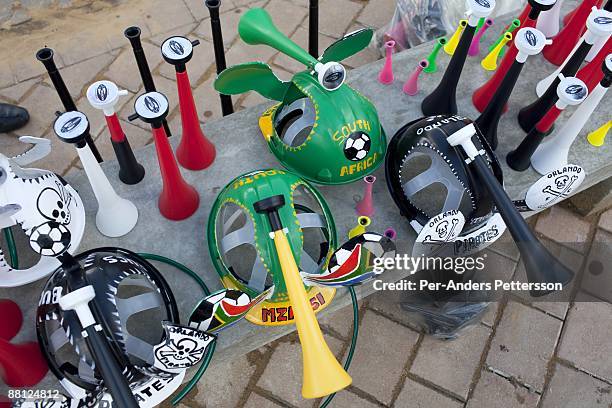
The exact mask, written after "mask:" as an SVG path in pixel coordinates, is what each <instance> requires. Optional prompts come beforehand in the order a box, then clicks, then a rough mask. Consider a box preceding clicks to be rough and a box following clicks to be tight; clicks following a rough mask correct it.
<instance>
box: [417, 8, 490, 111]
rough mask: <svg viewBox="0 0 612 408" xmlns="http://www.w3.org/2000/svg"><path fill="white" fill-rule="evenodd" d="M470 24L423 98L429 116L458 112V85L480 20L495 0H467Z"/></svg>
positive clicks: (486, 15) (487, 13) (422, 108)
mask: <svg viewBox="0 0 612 408" xmlns="http://www.w3.org/2000/svg"><path fill="white" fill-rule="evenodd" d="M466 7H467V9H468V10H467V14H468V15H469V17H468V25H467V27H466V28H465V30H464V31H463V34H462V35H461V39H460V40H459V44H458V45H457V49H456V50H455V53H454V54H453V57H452V58H451V60H450V62H449V63H448V66H447V67H446V71H445V72H444V75H443V76H442V79H441V80H440V83H438V86H437V87H436V89H434V90H433V91H432V92H431V93H430V94H429V95H427V96H426V97H425V99H423V102H422V103H421V110H422V111H423V113H424V114H425V115H427V116H433V115H442V114H455V113H457V85H458V84H459V79H460V78H461V72H462V71H463V66H464V65H465V60H466V58H467V56H468V51H469V50H470V45H471V44H472V39H473V38H474V33H475V32H476V26H477V25H478V21H479V20H480V19H481V18H483V17H485V18H486V17H488V16H489V14H491V12H492V11H493V8H494V7H495V0H466Z"/></svg>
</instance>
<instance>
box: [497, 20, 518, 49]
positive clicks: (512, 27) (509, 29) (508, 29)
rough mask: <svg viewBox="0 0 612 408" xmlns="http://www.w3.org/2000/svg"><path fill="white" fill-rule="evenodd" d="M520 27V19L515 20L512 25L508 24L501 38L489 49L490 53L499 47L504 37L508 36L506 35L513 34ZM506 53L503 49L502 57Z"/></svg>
mask: <svg viewBox="0 0 612 408" xmlns="http://www.w3.org/2000/svg"><path fill="white" fill-rule="evenodd" d="M520 26H521V20H519V19H518V18H515V19H514V20H512V23H510V24H508V26H507V27H506V28H505V29H504V31H502V33H501V34H500V35H499V37H497V40H495V42H494V43H493V44H491V46H490V47H489V52H491V51H493V50H494V49H495V47H497V44H499V43H500V42H501V41H502V40H503V39H504V36H505V35H506V33H510V34H512V33H513V32H514V31H516V29H517V28H519V27H520ZM505 52H506V50H505V49H503V50H502V52H501V53H500V56H502V55H504V53H505Z"/></svg>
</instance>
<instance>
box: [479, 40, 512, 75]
mask: <svg viewBox="0 0 612 408" xmlns="http://www.w3.org/2000/svg"><path fill="white" fill-rule="evenodd" d="M510 40H512V34H511V33H506V34H504V38H503V39H502V40H501V41H500V42H499V44H497V46H496V47H495V48H493V50H492V51H491V52H490V53H489V55H487V56H486V57H485V58H484V59H483V60H482V62H481V63H480V65H482V67H483V68H484V69H486V70H487V71H495V70H496V69H497V58H498V57H499V53H500V52H501V50H502V49H503V48H504V47H505V46H506V44H507V43H508V41H510Z"/></svg>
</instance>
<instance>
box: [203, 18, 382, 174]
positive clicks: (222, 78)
mask: <svg viewBox="0 0 612 408" xmlns="http://www.w3.org/2000/svg"><path fill="white" fill-rule="evenodd" d="M238 31H239V33H240V37H241V38H242V39H243V40H244V41H245V42H246V43H247V44H267V45H270V46H271V47H273V48H276V49H278V50H279V51H281V52H282V53H284V54H286V55H288V56H289V57H291V58H294V59H296V60H297V61H299V62H301V63H303V64H304V65H306V67H307V70H306V71H302V72H299V73H297V74H295V75H294V77H293V78H292V80H291V81H289V82H284V81H281V80H280V79H278V78H277V77H276V75H274V73H273V72H272V70H271V68H270V67H269V66H268V65H266V64H264V63H262V62H251V63H246V64H240V65H236V66H233V67H230V68H228V69H226V70H224V71H223V72H221V74H219V76H218V77H217V79H216V80H215V89H217V90H218V91H219V92H221V93H223V94H228V95H234V94H240V93H244V92H248V91H251V90H254V91H257V92H258V93H260V94H261V95H262V96H264V97H266V98H269V99H272V100H276V101H280V102H281V103H279V104H277V105H275V106H273V107H272V108H270V109H269V110H267V111H266V112H264V114H263V115H262V117H261V118H260V119H259V126H260V128H261V131H262V133H263V136H264V138H265V140H266V141H267V142H268V146H269V147H270V150H271V151H272V153H273V154H274V155H275V156H276V157H277V159H278V160H279V161H280V162H281V163H282V164H283V166H285V167H286V168H287V169H289V170H291V171H293V172H295V173H297V174H299V175H300V176H302V177H304V178H305V179H307V180H309V181H312V182H315V183H320V184H344V183H350V182H352V181H355V180H357V179H361V178H363V177H364V176H365V175H367V174H370V173H372V172H373V171H374V170H376V168H377V167H378V166H379V165H380V164H381V163H382V162H383V161H384V156H385V153H386V148H387V141H386V137H385V133H384V130H383V128H382V126H381V124H380V120H379V119H378V114H377V112H376V108H374V105H372V103H371V102H370V101H369V100H368V99H367V98H366V97H365V96H363V95H361V94H360V93H359V92H357V91H356V90H355V89H353V88H351V87H350V86H348V85H346V84H345V83H344V80H345V77H346V71H345V69H344V67H343V66H342V65H340V64H339V63H338V62H335V61H341V60H343V59H345V58H348V57H350V56H351V55H354V54H356V53H357V52H359V51H361V50H362V49H363V48H365V47H366V46H367V45H368V44H369V42H370V40H371V38H372V34H373V32H372V30H370V29H363V30H359V31H355V32H353V33H351V34H348V35H346V36H345V37H344V38H342V39H340V40H338V41H336V42H335V43H334V44H332V45H331V46H329V47H328V48H327V49H326V50H325V52H324V53H323V55H322V56H321V57H319V59H316V58H314V57H312V56H311V55H310V54H308V53H307V52H306V51H305V50H303V49H302V48H300V47H299V46H298V45H297V44H295V43H294V42H292V41H291V40H290V39H289V38H287V37H286V36H285V35H284V34H282V33H280V32H279V31H278V30H277V29H276V27H275V26H274V24H273V23H272V20H271V19H270V16H269V14H268V13H267V12H266V11H265V10H263V9H258V8H255V9H251V10H249V11H247V12H246V13H245V14H244V15H243V16H242V18H241V19H240V24H239V26H238Z"/></svg>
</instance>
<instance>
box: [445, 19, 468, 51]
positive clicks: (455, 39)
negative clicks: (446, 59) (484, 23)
mask: <svg viewBox="0 0 612 408" xmlns="http://www.w3.org/2000/svg"><path fill="white" fill-rule="evenodd" d="M467 23H468V22H467V20H461V21H459V25H458V26H457V30H455V33H454V34H453V36H452V37H451V38H450V40H448V42H447V43H446V45H445V46H444V52H445V53H447V54H448V55H453V54H454V53H455V49H456V48H457V45H458V44H459V39H460V38H461V34H463V30H465V27H467Z"/></svg>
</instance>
